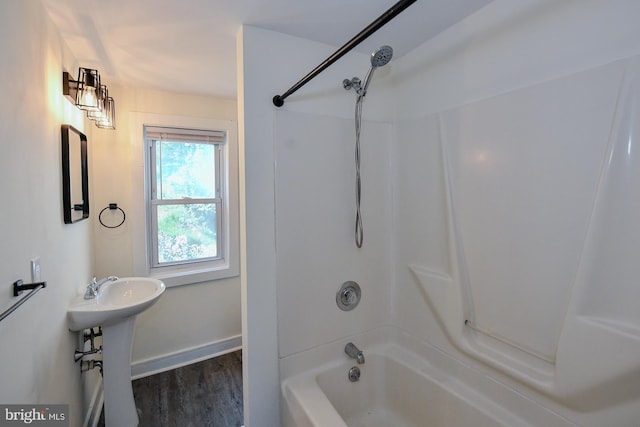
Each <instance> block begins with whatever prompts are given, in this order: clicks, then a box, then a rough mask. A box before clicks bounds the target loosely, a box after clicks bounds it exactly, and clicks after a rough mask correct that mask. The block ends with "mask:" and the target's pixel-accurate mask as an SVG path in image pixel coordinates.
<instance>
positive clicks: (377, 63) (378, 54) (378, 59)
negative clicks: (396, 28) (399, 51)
mask: <svg viewBox="0 0 640 427" xmlns="http://www.w3.org/2000/svg"><path fill="white" fill-rule="evenodd" d="M392 57H393V48H392V47H391V46H386V45H385V46H381V47H379V48H378V49H376V50H374V51H373V52H371V66H372V67H374V68H377V67H384V66H385V65H387V64H388V63H389V61H391V58H392Z"/></svg>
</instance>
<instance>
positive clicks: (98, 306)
mask: <svg viewBox="0 0 640 427" xmlns="http://www.w3.org/2000/svg"><path fill="white" fill-rule="evenodd" d="M164 290H165V286H164V283H162V282H161V281H160V280H157V279H150V278H145V277H126V278H122V279H118V280H116V281H114V282H106V283H105V284H103V285H102V286H101V287H100V291H99V293H98V296H97V297H96V298H93V299H84V297H83V296H78V297H76V298H75V299H74V300H72V301H71V304H70V305H69V308H68V309H67V318H68V321H69V329H71V330H72V331H80V330H83V329H86V328H92V327H94V326H104V325H108V324H109V323H114V322H117V321H120V320H122V319H125V318H127V317H131V316H135V315H137V314H138V313H140V312H142V311H144V310H146V309H147V308H149V307H150V306H152V305H153V304H154V303H155V302H156V301H157V300H158V298H160V295H162V293H163V292H164Z"/></svg>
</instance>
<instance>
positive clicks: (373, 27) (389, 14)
mask: <svg viewBox="0 0 640 427" xmlns="http://www.w3.org/2000/svg"><path fill="white" fill-rule="evenodd" d="M415 2H416V0H400V1H399V2H397V3H396V4H394V5H393V6H392V7H391V8H390V9H389V10H387V11H386V12H385V13H383V14H382V15H380V16H379V17H378V19H376V20H375V21H373V22H372V23H371V24H369V25H368V26H367V27H366V28H365V29H364V30H362V31H360V32H359V33H358V34H357V35H356V36H355V37H353V38H352V39H351V40H349V41H348V42H347V43H346V44H345V45H344V46H342V47H341V48H340V49H338V50H336V51H335V52H334V53H333V54H332V55H331V56H330V57H328V58H327V59H325V60H324V61H323V62H322V63H321V64H320V65H318V66H317V67H316V68H314V69H313V70H311V72H309V74H307V75H306V76H304V77H303V78H302V79H300V81H298V83H296V84H294V85H293V86H291V87H290V88H289V90H288V91H286V92H285V93H283V94H282V95H276V96H274V97H273V105H275V106H276V107H282V106H283V105H284V100H285V99H286V98H287V97H288V96H289V95H291V94H292V93H294V92H295V91H297V90H298V89H300V88H301V87H302V86H304V85H305V84H307V83H308V82H309V81H310V80H311V79H313V78H314V77H315V76H317V75H318V74H320V73H321V72H323V71H324V70H325V69H326V68H327V67H329V66H330V65H331V64H333V63H334V62H336V61H337V60H338V59H340V58H341V57H342V56H343V55H344V54H346V53H347V52H349V51H350V50H351V49H353V48H354V47H356V46H357V45H358V44H360V42H362V41H363V40H364V39H366V38H367V37H369V36H370V35H371V34H373V33H375V32H376V31H378V30H379V29H380V28H381V27H382V26H383V25H385V24H386V23H387V22H389V21H391V20H392V19H393V18H395V17H396V16H397V15H398V14H399V13H400V12H402V11H403V10H405V9H406V8H408V7H409V6H411V5H412V4H413V3H415Z"/></svg>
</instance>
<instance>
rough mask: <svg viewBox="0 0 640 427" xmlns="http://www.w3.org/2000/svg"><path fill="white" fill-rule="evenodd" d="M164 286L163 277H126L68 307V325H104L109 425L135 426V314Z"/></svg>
mask: <svg viewBox="0 0 640 427" xmlns="http://www.w3.org/2000/svg"><path fill="white" fill-rule="evenodd" d="M164 290H165V286H164V283H162V282H161V281H160V280H156V279H149V278H144V277H127V278H122V279H118V280H115V281H109V282H107V283H105V284H103V285H102V286H101V288H100V290H99V291H98V295H97V296H96V297H95V298H92V299H84V297H83V296H78V297H76V298H75V299H74V300H72V301H71V304H70V305H69V308H68V309H67V319H68V322H69V329H70V330H72V331H82V330H84V329H87V328H92V327H94V326H102V359H103V363H104V365H103V384H104V415H105V423H106V425H107V426H115V427H134V426H137V425H138V413H137V411H136V405H135V402H134V400H133V389H132V388H131V343H132V338H133V326H134V324H135V320H136V315H137V314H138V313H140V312H142V311H144V310H146V309H147V308H149V307H151V306H152V305H153V304H154V303H155V302H156V301H157V300H158V298H160V296H161V295H162V293H163V292H164Z"/></svg>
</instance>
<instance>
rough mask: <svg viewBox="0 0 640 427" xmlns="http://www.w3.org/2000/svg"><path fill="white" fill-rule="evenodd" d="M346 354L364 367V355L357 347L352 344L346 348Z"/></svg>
mask: <svg viewBox="0 0 640 427" xmlns="http://www.w3.org/2000/svg"><path fill="white" fill-rule="evenodd" d="M344 352H345V353H347V355H348V356H349V357H350V358H352V359H356V360H357V361H358V364H360V365H362V364H363V363H364V353H363V352H362V351H361V350H360V349H359V348H358V347H356V345H355V344H354V343H352V342H350V343H349V344H347V345H346V346H344Z"/></svg>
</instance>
